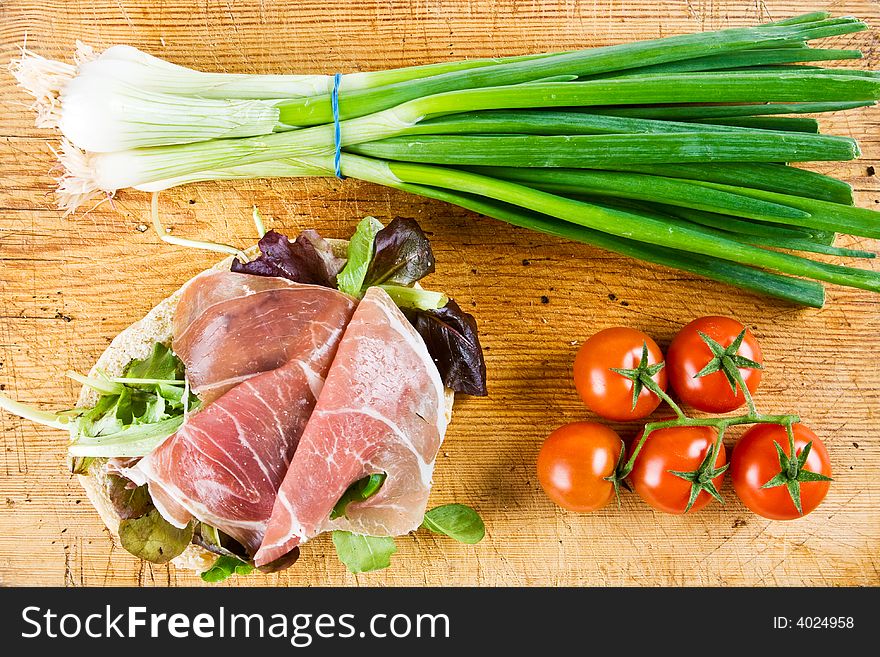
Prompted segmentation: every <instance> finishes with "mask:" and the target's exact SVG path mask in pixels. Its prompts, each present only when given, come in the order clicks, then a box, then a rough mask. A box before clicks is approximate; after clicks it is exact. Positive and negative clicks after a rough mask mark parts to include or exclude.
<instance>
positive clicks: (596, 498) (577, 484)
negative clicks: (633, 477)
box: [538, 422, 622, 512]
mask: <svg viewBox="0 0 880 657" xmlns="http://www.w3.org/2000/svg"><path fill="white" fill-rule="evenodd" d="M621 448H622V443H621V440H620V436H618V435H617V434H616V433H615V432H614V431H612V430H611V429H609V428H608V427H606V426H604V425H602V424H598V423H597V422H574V423H573V424H567V425H565V426H563V427H559V428H558V429H557V430H556V431H554V432H553V433H551V434H550V435H549V436H547V440H545V441H544V445H543V446H542V447H541V452H540V453H539V454H538V481H539V482H541V487H542V488H543V489H544V492H545V493H547V497H549V498H550V499H551V500H553V501H554V502H556V504H558V505H559V506H561V507H562V508H564V509H569V510H570V511H581V512H584V511H595V510H596V509H600V508H602V507H603V506H605V505H606V504H608V502H609V501H610V500H611V498H612V497H614V486H613V484H612V483H611V482H610V481H606V480H605V478H606V477H609V476H611V475H612V474H613V473H614V470H615V468H616V467H617V460H618V459H619V458H620V450H621Z"/></svg>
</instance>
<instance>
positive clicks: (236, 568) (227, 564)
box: [201, 556, 254, 582]
mask: <svg viewBox="0 0 880 657" xmlns="http://www.w3.org/2000/svg"><path fill="white" fill-rule="evenodd" d="M252 572H254V567H253V566H252V565H251V564H249V563H247V562H246V561H242V560H241V559H238V558H236V557H229V556H222V557H217V560H216V561H215V562H214V563H213V565H212V566H211V567H210V568H208V570H206V571H205V572H203V573H202V574H201V578H202V579H203V580H205V581H206V582H222V581H223V580H225V579H227V578H228V577H232V576H233V575H250V574H251V573H252Z"/></svg>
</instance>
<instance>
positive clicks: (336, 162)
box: [330, 73, 345, 180]
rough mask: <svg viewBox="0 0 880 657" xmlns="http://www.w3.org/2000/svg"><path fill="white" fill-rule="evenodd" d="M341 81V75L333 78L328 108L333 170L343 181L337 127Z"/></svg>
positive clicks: (340, 147)
mask: <svg viewBox="0 0 880 657" xmlns="http://www.w3.org/2000/svg"><path fill="white" fill-rule="evenodd" d="M341 81H342V73H337V74H336V75H334V76H333V91H332V92H331V93H330V108H331V109H332V110H333V143H334V145H335V148H336V150H335V152H334V153H333V168H334V169H335V170H336V177H337V178H339V179H340V180H343V179H344V178H345V176H343V175H342V130H341V128H340V126H339V83H340V82H341Z"/></svg>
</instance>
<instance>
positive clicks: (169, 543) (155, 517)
mask: <svg viewBox="0 0 880 657" xmlns="http://www.w3.org/2000/svg"><path fill="white" fill-rule="evenodd" d="M193 527H194V523H192V522H191V523H189V524H188V525H187V526H186V527H184V528H183V529H178V528H177V527H175V526H174V525H172V524H171V523H169V522H168V521H167V520H165V518H163V517H162V516H161V515H160V514H159V511H158V510H156V509H152V510H151V511H150V512H149V513H147V514H146V515H145V516H141V517H140V518H132V519H128V520H123V521H122V522H120V523H119V542H120V543H122V547H123V548H125V549H126V550H127V551H128V552H130V553H131V554H133V555H134V556H136V557H140V558H141V559H145V560H146V561H149V562H151V563H168V562H169V561H171V560H172V559H173V558H174V557H176V556H178V555H179V554H181V553H182V552H183V551H184V550H185V549H186V546H187V545H189V544H190V542H191V541H192V536H193Z"/></svg>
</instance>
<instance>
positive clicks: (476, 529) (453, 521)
mask: <svg viewBox="0 0 880 657" xmlns="http://www.w3.org/2000/svg"><path fill="white" fill-rule="evenodd" d="M422 527H424V528H425V529H429V530H431V531H432V532H434V533H435V534H445V535H446V536H449V537H450V538H454V539H455V540H456V541H459V542H460V543H469V544H473V543H479V542H480V541H482V540H483V536H485V535H486V526H485V525H484V524H483V520H482V519H481V518H480V515H479V514H478V513H477V512H476V511H474V510H473V509H472V508H471V507H469V506H465V505H464V504H444V505H443V506H438V507H435V508H433V509H431V510H430V511H428V512H427V513H426V514H425V519H424V521H422Z"/></svg>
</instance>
